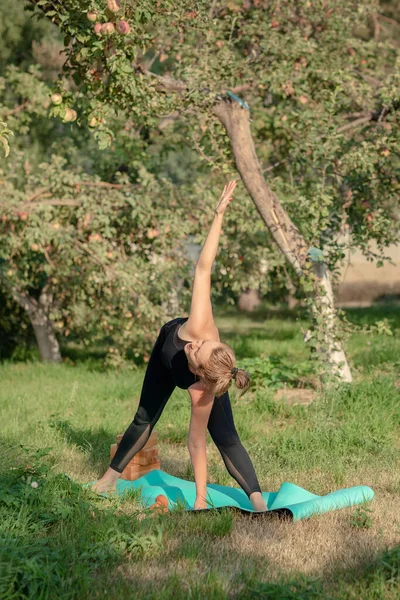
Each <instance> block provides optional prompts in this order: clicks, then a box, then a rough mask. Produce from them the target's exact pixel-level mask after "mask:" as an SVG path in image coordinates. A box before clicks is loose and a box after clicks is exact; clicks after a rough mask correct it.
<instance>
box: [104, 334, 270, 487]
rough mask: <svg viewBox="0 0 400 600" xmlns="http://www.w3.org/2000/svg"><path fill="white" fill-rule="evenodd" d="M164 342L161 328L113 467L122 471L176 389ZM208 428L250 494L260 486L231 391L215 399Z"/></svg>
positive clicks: (141, 446)
mask: <svg viewBox="0 0 400 600" xmlns="http://www.w3.org/2000/svg"><path fill="white" fill-rule="evenodd" d="M164 341H165V329H164V328H162V329H161V332H160V335H159V336H158V338H157V341H156V343H155V346H154V348H153V351H152V353H151V356H150V360H149V363H148V365H147V370H146V374H145V377H144V382H143V387H142V392H141V395H140V402H139V407H138V410H137V412H136V415H135V418H134V419H133V421H132V423H131V424H130V425H129V427H128V429H127V430H126V431H125V433H124V435H123V438H122V440H121V442H120V444H119V446H118V449H117V452H116V453H115V455H114V457H113V459H112V461H111V463H110V467H111V468H112V469H114V471H117V472H118V473H122V471H123V470H124V468H125V467H126V465H127V464H128V463H129V461H130V460H131V459H132V458H133V457H134V456H135V454H137V452H139V450H141V449H142V448H143V446H144V445H145V444H146V442H147V440H148V439H149V437H150V434H151V431H152V429H153V427H154V425H155V424H156V423H157V421H158V419H159V418H160V416H161V413H162V411H163V410H164V407H165V405H166V403H167V401H168V399H169V397H170V396H171V394H172V392H173V391H174V389H175V382H174V380H173V378H172V374H171V371H170V370H169V369H168V368H167V367H166V366H165V365H164V363H163V362H162V358H161V349H162V346H163V343H164ZM208 431H209V432H210V435H211V437H212V439H213V441H214V443H215V445H216V446H217V448H218V450H219V451H220V453H221V456H222V459H223V461H224V463H225V466H226V468H227V469H228V472H229V473H230V475H232V477H233V478H234V479H235V480H236V481H237V482H238V484H239V485H240V486H241V487H242V488H243V490H244V491H245V492H246V494H247V495H248V496H250V494H252V493H253V492H260V491H261V488H260V485H259V483H258V480H257V476H256V473H255V471H254V467H253V464H252V462H251V460H250V457H249V455H248V454H247V452H246V450H245V449H244V447H243V445H242V443H241V441H240V439H239V436H238V433H237V431H236V428H235V423H234V421H233V415H232V407H231V402H230V399H229V394H228V392H226V393H225V394H223V395H222V396H220V397H219V398H214V404H213V407H212V410H211V413H210V418H209V421H208Z"/></svg>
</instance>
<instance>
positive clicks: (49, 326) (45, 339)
mask: <svg viewBox="0 0 400 600" xmlns="http://www.w3.org/2000/svg"><path fill="white" fill-rule="evenodd" d="M12 295H13V297H14V299H15V300H16V302H18V304H19V305H20V306H22V308H23V309H24V310H26V312H27V313H28V316H29V319H30V321H31V323H32V327H33V331H34V332H35V337H36V342H37V345H38V348H39V352H40V357H41V359H42V360H43V361H45V362H53V363H60V362H61V360H62V359H61V352H60V345H59V343H58V340H57V338H56V335H55V333H54V328H53V323H52V322H51V320H50V318H49V311H50V308H51V305H52V300H53V297H52V294H49V292H48V291H46V289H44V290H43V291H42V293H41V294H40V298H39V301H37V300H35V298H32V297H31V296H30V295H29V294H28V293H27V292H20V291H18V290H16V289H13V290H12Z"/></svg>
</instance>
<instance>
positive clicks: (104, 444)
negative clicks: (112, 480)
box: [49, 418, 116, 476]
mask: <svg viewBox="0 0 400 600" xmlns="http://www.w3.org/2000/svg"><path fill="white" fill-rule="evenodd" d="M49 425H50V427H52V428H53V429H55V430H56V431H57V432H58V433H59V434H61V435H62V437H63V438H64V440H65V441H66V442H67V444H70V445H74V446H76V447H77V448H79V450H81V451H82V453H83V454H85V456H86V457H87V461H88V464H89V465H90V466H92V467H94V468H95V469H96V470H98V471H99V476H100V475H102V474H103V472H104V471H105V470H106V469H107V467H108V465H109V463H110V446H111V444H113V443H115V437H116V434H115V432H113V433H110V432H109V431H106V430H105V429H102V428H101V429H99V430H97V431H93V429H92V428H90V429H89V428H88V429H86V428H82V429H78V428H77V427H74V426H73V425H72V424H71V423H70V422H69V421H67V420H61V419H57V418H53V419H51V420H50V422H49Z"/></svg>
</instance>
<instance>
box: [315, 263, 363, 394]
mask: <svg viewBox="0 0 400 600" xmlns="http://www.w3.org/2000/svg"><path fill="white" fill-rule="evenodd" d="M313 273H314V275H315V291H314V304H313V307H312V313H313V318H314V320H315V322H316V331H317V336H318V337H317V343H316V351H317V353H318V356H319V360H320V361H321V362H322V363H323V362H325V361H326V363H327V364H328V365H329V372H328V373H322V374H321V375H322V379H324V378H326V376H328V378H329V376H332V375H333V376H334V377H336V378H337V379H340V381H343V382H347V383H351V382H352V381H353V378H352V375H351V371H350V367H349V364H348V362H347V359H346V355H345V353H344V351H343V349H342V346H341V344H340V343H339V342H338V340H337V338H336V335H335V320H336V311H335V304H334V297H333V291H332V284H331V278H330V276H329V271H328V269H327V268H326V265H325V263H324V262H313Z"/></svg>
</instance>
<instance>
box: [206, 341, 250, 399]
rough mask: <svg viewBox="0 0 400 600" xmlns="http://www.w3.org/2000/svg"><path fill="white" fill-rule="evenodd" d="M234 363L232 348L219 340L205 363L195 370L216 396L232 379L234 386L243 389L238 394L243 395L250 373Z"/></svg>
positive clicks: (226, 388) (246, 388)
mask: <svg viewBox="0 0 400 600" xmlns="http://www.w3.org/2000/svg"><path fill="white" fill-rule="evenodd" d="M235 364H236V358H235V353H234V352H233V350H232V348H231V347H230V346H228V344H224V343H222V342H221V344H220V345H219V346H218V347H217V348H214V349H213V350H212V351H211V354H210V356H209V359H208V360H207V363H206V364H205V365H201V366H200V367H198V368H197V372H198V374H199V375H200V378H201V380H202V381H203V382H204V384H205V386H206V388H207V389H208V391H210V392H212V393H213V394H214V396H216V397H217V398H219V396H222V394H225V392H227V391H228V389H229V387H230V386H231V383H232V380H233V379H234V380H235V383H236V387H237V388H238V389H239V390H243V391H242V393H241V394H240V396H243V394H245V393H246V392H247V390H248V389H249V387H250V373H248V372H247V371H244V370H243V369H237V368H236V367H235Z"/></svg>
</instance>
